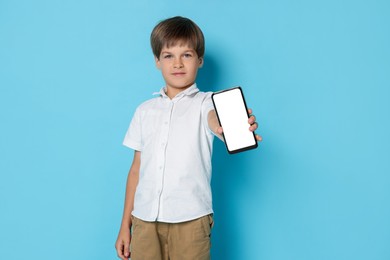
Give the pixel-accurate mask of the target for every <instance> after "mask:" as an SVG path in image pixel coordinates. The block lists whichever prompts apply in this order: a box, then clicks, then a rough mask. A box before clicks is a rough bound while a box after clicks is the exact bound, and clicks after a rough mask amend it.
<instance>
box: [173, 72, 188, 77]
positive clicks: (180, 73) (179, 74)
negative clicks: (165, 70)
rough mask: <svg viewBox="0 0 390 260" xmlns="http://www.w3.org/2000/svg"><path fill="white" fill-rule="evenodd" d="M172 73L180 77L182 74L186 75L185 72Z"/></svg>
mask: <svg viewBox="0 0 390 260" xmlns="http://www.w3.org/2000/svg"><path fill="white" fill-rule="evenodd" d="M172 75H173V76H177V77H180V76H183V75H185V73H184V72H174V73H172Z"/></svg>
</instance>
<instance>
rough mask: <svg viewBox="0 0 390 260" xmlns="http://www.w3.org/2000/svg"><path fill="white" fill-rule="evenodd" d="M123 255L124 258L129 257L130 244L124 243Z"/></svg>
mask: <svg viewBox="0 0 390 260" xmlns="http://www.w3.org/2000/svg"><path fill="white" fill-rule="evenodd" d="M124 255H125V257H126V258H129V257H130V243H126V244H125V250H124Z"/></svg>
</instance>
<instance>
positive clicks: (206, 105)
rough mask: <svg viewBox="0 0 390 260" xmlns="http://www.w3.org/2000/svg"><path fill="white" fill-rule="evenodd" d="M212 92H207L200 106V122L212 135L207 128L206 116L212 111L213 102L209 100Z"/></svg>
mask: <svg viewBox="0 0 390 260" xmlns="http://www.w3.org/2000/svg"><path fill="white" fill-rule="evenodd" d="M212 94H213V93H212V92H207V93H206V96H205V98H204V101H203V104H202V117H203V119H202V121H203V124H204V126H205V127H206V129H208V130H209V131H210V132H211V133H213V132H212V131H211V129H210V127H209V122H208V115H209V112H210V111H211V110H213V109H214V105H213V101H212V100H211V95H212Z"/></svg>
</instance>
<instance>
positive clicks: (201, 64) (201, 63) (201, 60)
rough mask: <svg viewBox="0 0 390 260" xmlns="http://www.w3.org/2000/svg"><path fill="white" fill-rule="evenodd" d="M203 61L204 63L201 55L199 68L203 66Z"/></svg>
mask: <svg viewBox="0 0 390 260" xmlns="http://www.w3.org/2000/svg"><path fill="white" fill-rule="evenodd" d="M203 63H204V60H203V57H201V58H199V68H202V67H203Z"/></svg>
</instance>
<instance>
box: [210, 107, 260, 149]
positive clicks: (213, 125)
mask: <svg viewBox="0 0 390 260" xmlns="http://www.w3.org/2000/svg"><path fill="white" fill-rule="evenodd" d="M248 113H249V114H250V115H251V116H250V117H249V118H248V123H249V124H250V127H249V130H250V131H252V132H254V131H255V130H256V129H257V127H258V124H257V122H256V117H255V116H254V115H253V114H252V109H248ZM207 119H208V123H209V128H210V129H211V131H213V132H214V134H215V135H216V136H217V137H218V138H219V139H221V140H222V141H224V139H223V136H222V133H223V129H222V127H221V126H220V125H219V122H218V118H217V113H216V112H215V110H214V109H213V110H211V111H210V112H209V114H208V117H207ZM255 136H256V140H257V141H258V142H261V140H263V138H262V137H261V136H260V135H257V134H255Z"/></svg>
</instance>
